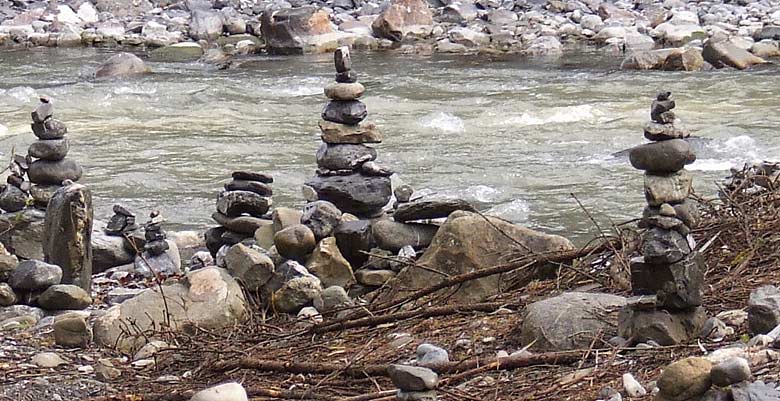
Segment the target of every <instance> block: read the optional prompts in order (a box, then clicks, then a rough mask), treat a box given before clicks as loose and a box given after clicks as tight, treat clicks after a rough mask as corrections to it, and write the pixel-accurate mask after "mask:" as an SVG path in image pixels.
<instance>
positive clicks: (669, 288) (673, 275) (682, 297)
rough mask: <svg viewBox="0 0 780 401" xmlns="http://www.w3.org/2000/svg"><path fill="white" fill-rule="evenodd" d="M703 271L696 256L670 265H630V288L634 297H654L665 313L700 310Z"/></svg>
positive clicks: (637, 260)
mask: <svg viewBox="0 0 780 401" xmlns="http://www.w3.org/2000/svg"><path fill="white" fill-rule="evenodd" d="M703 286H704V269H703V266H702V260H701V258H700V257H699V256H698V254H692V255H690V256H689V257H687V258H685V259H683V260H682V261H680V262H677V263H673V264H671V265H653V264H648V263H644V261H643V260H642V259H641V258H637V259H635V260H632V261H631V287H632V290H633V293H634V294H636V295H648V294H657V303H658V305H659V306H660V307H663V308H666V309H673V310H680V309H690V308H691V307H694V306H700V305H701V303H702V287H703Z"/></svg>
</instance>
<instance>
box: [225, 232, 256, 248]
mask: <svg viewBox="0 0 780 401" xmlns="http://www.w3.org/2000/svg"><path fill="white" fill-rule="evenodd" d="M248 238H250V239H251V238H252V236H251V235H246V234H241V233H237V232H235V231H230V230H225V232H224V233H222V235H221V236H220V239H221V240H222V242H223V243H224V244H225V245H230V246H233V245H235V244H238V243H239V242H243V241H244V240H245V239H248Z"/></svg>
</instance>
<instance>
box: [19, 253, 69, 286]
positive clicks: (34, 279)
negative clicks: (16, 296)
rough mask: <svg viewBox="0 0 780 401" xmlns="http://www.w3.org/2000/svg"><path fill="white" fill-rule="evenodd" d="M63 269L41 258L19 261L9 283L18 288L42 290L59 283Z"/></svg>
mask: <svg viewBox="0 0 780 401" xmlns="http://www.w3.org/2000/svg"><path fill="white" fill-rule="evenodd" d="M61 280H62V269H60V267H59V266H56V265H50V264H48V263H44V262H41V261H40V260H25V261H22V262H20V263H19V265H18V266H16V269H14V271H13V273H11V276H10V277H9V278H8V284H9V285H10V286H11V287H12V288H14V289H17V290H42V289H45V288H48V287H50V286H52V285H55V284H59V283H60V281H61Z"/></svg>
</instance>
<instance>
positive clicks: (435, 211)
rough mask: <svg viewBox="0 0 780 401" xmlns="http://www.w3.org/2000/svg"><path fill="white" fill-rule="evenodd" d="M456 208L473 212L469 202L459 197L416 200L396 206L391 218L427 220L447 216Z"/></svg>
mask: <svg viewBox="0 0 780 401" xmlns="http://www.w3.org/2000/svg"><path fill="white" fill-rule="evenodd" d="M456 210H465V211H467V212H475V211H476V210H475V209H474V207H473V206H471V204H470V203H469V202H467V201H465V200H461V199H449V200H432V201H416V202H412V203H405V204H402V205H399V206H398V209H396V211H395V213H393V220H395V221H398V222H407V221H412V220H428V219H438V218H443V217H447V216H449V215H450V213H452V212H454V211H456Z"/></svg>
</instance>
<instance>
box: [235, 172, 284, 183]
mask: <svg viewBox="0 0 780 401" xmlns="http://www.w3.org/2000/svg"><path fill="white" fill-rule="evenodd" d="M231 177H233V179H234V180H242V181H257V182H261V183H263V184H273V182H274V177H272V176H270V175H268V174H265V173H258V172H256V171H234V172H233V174H231Z"/></svg>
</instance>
